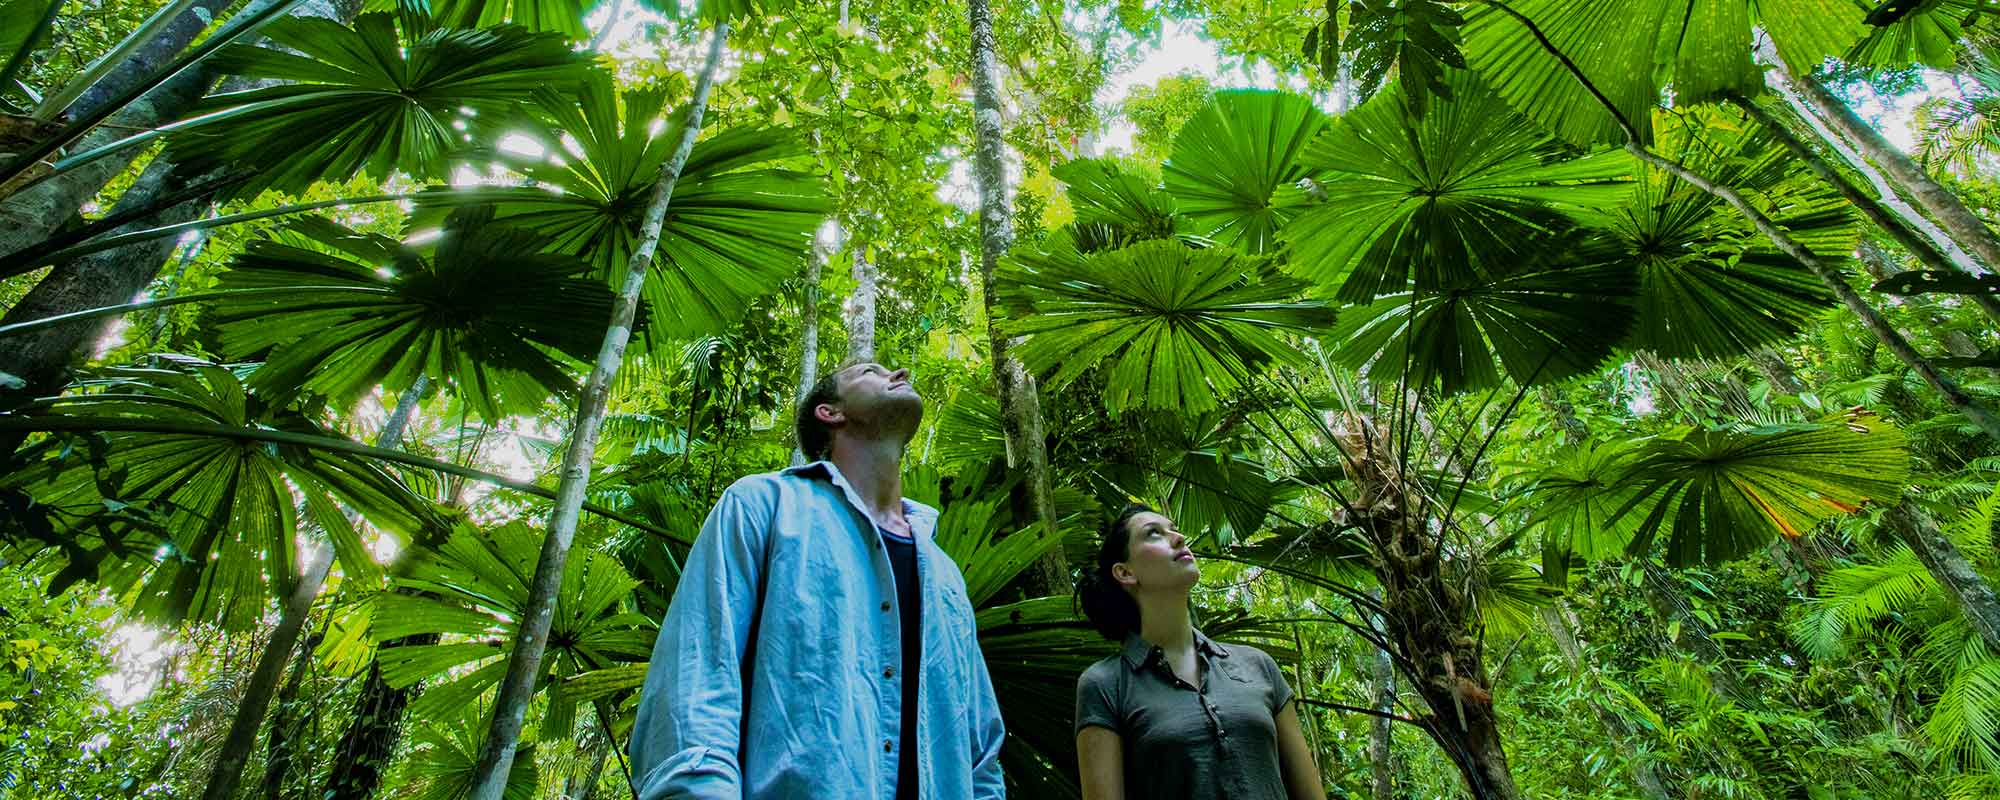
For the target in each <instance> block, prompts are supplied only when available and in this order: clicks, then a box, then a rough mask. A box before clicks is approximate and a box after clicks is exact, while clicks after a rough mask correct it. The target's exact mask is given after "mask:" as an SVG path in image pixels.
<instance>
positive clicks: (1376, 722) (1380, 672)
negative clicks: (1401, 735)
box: [1368, 590, 1396, 800]
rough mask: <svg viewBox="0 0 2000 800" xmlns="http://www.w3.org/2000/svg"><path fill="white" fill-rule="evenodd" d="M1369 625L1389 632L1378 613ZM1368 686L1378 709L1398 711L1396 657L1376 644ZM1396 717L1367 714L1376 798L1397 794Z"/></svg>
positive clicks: (1377, 596) (1371, 779)
mask: <svg viewBox="0 0 2000 800" xmlns="http://www.w3.org/2000/svg"><path fill="white" fill-rule="evenodd" d="M1372 594H1373V596H1374V598H1375V599H1376V600H1380V599H1382V593H1381V592H1380V591H1379V590H1378V591H1375V592H1373V593H1372ZM1369 625H1370V627H1373V628H1374V629H1375V632H1376V633H1378V634H1383V635H1385V636H1386V635H1387V633H1388V632H1387V630H1386V629H1385V628H1384V627H1383V625H1382V617H1381V615H1379V614H1371V615H1370V619H1369ZM1368 668H1369V682H1368V685H1369V688H1370V689H1372V690H1373V691H1374V694H1375V697H1374V701H1373V702H1372V703H1371V705H1373V706H1374V707H1375V710H1376V711H1377V712H1378V713H1379V714H1382V715H1387V714H1393V713H1395V711H1396V658H1395V656H1393V655H1390V653H1389V651H1387V650H1384V649H1381V648H1379V647H1378V648H1375V654H1374V655H1373V656H1372V657H1371V658H1370V659H1369V665H1368ZM1395 723H1396V721H1395V720H1392V719H1390V718H1388V717H1387V716H1374V717H1369V718H1368V776H1369V786H1370V789H1371V790H1372V792H1373V796H1374V798H1375V800H1393V798H1394V797H1395V796H1396V752H1395V749H1394V747H1393V745H1394V744H1395V729H1394V727H1393V726H1394V725H1395Z"/></svg>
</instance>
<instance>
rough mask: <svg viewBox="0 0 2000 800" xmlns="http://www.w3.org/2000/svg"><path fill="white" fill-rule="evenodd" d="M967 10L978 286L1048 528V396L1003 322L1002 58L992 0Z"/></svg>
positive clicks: (1018, 459)
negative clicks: (1044, 403) (999, 279)
mask: <svg viewBox="0 0 2000 800" xmlns="http://www.w3.org/2000/svg"><path fill="white" fill-rule="evenodd" d="M966 12H967V13H966V16H967V20H968V23H969V25H970V27H971V32H972V129H973V140H974V142H973V159H972V165H973V167H972V172H973V176H974V178H976V179H977V180H978V182H979V288H980V293H981V294H982V295H983V296H984V299H985V305H986V334H987V338H988V339H990V340H991V342H992V351H993V383H994V385H995V386H996V387H997V388H998V389H999V392H1000V424H1001V428H1002V431H1003V432H1004V433H1005V435H1006V440H1007V465H1008V466H1010V467H1013V468H1014V469H1018V470H1022V471H1024V472H1026V473H1027V476H1026V477H1027V480H1026V481H1023V483H1024V484H1025V489H1026V492H1027V497H1026V498H1025V499H1026V500H1027V501H1028V502H1029V503H1030V504H1031V505H1032V507H1033V509H1034V513H1035V519H1036V520H1037V521H1039V522H1040V523H1041V524H1042V525H1043V526H1044V527H1046V528H1048V529H1049V530H1055V529H1056V528H1057V527H1058V525H1057V518H1056V505H1055V495H1054V493H1053V490H1052V488H1051V483H1050V480H1049V453H1048V443H1047V442H1046V441H1045V439H1044V436H1043V433H1042V408H1041V400H1040V399H1039V398H1038V397H1037V395H1036V390H1035V379H1034V376H1032V375H1029V374H1028V370H1027V369H1026V368H1025V367H1023V366H1022V365H1021V362H1020V360H1019V359H1017V358H1015V357H1014V356H1013V354H1012V352H1011V345H1012V343H1011V342H1010V341H1009V340H1008V338H1007V336H1006V334H1004V333H1001V331H1000V326H999V313H1000V309H999V301H998V300H997V299H996V297H995V292H994V289H995V288H996V287H995V286H994V278H993V273H994V270H995V269H997V268H998V267H999V266H1000V259H1001V257H1002V256H1005V255H1006V254H1007V248H1009V247H1011V246H1013V244H1014V220H1013V209H1012V207H1011V206H1010V203H1011V200H1010V198H1009V197H1008V192H1007V169H1006V143H1005V142H1004V141H1003V140H1002V138H1001V129H1000V120H1001V109H1000V62H999V59H998V57H997V56H996V54H995V53H994V45H993V41H994V40H993V13H992V9H991V8H990V7H989V6H988V4H987V0H968V2H967V3H966ZM1034 582H1035V583H1036V584H1037V585H1036V586H1034V587H1031V588H1033V589H1035V590H1036V594H1041V595H1049V594H1056V593H1058V592H1061V591H1063V588H1062V587H1064V586H1066V585H1068V583H1069V566H1068V565H1067V564H1066V563H1065V562H1064V560H1063V554H1062V550H1061V549H1056V550H1052V551H1050V552H1049V554H1048V555H1047V556H1044V557H1043V558H1042V559H1041V561H1039V562H1037V563H1036V572H1035V580H1034Z"/></svg>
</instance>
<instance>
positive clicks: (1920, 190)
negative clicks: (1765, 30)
mask: <svg viewBox="0 0 2000 800" xmlns="http://www.w3.org/2000/svg"><path fill="white" fill-rule="evenodd" d="M1775 63H1776V64H1777V72H1778V75H1779V77H1780V78H1783V79H1785V80H1786V81H1787V82H1789V83H1790V84H1792V85H1793V86H1796V87H1798V88H1799V94H1800V95H1801V96H1802V97H1803V98H1804V99H1805V101H1806V103H1807V104H1809V105H1811V106H1812V107H1813V108H1814V109H1815V110H1817V111H1818V112H1819V114H1820V116H1821V117H1823V118H1825V119H1826V120H1827V121H1828V122H1830V123H1832V125H1833V127H1834V128H1835V129H1837V130H1839V131H1840V133H1841V134H1842V135H1844V136H1846V137H1847V139H1848V141H1850V142H1852V143H1853V144H1854V146H1855V148H1856V149H1858V150H1860V151H1861V155H1863V156H1864V157H1866V158H1867V159H1868V160H1869V161H1873V162H1874V163H1875V164H1876V166H1878V167H1880V168H1881V169H1882V171H1883V172H1884V173H1886V174H1887V175H1888V176H1889V179H1890V180H1891V181H1893V182H1894V183H1895V184H1896V185H1897V187H1898V188H1900V189H1901V190H1902V191H1903V192H1904V193H1906V194H1908V195H1909V196H1910V199H1911V200H1913V201H1915V202H1916V204H1917V206H1918V207H1919V208H1921V209H1923V210H1924V211H1925V212H1927V213H1929V214H1930V215H1931V216H1932V217H1935V218H1936V219H1937V221H1938V224H1939V225H1940V226H1942V227H1943V228H1944V230H1945V231H1946V232H1947V233H1949V234H1950V235H1951V238H1952V239H1954V240H1956V241H1957V242H1958V244H1959V245H1961V246H1963V247H1964V248H1965V249H1966V250H1969V251H1971V252H1972V254H1973V255H1975V256H1978V257H1979V260H1980V261H1981V262H1983V263H1984V264H1985V266H1986V268H1987V270H1988V271H1991V270H1992V269H1994V268H1995V267H2000V238H1996V237H1995V236H1994V235H1993V231H1992V230H1991V229H1989V228H1987V227H1986V223H1985V222H1983V221H1981V220H1980V219H1979V217H1978V216H1977V215H1975V214H1973V213H1972V209H1969V208H1966V206H1965V202H1964V201H1963V200H1960V199H1959V197H1958V195H1956V194H1953V193H1952V191H1951V190H1950V189H1946V188H1945V187H1944V185H1943V184H1940V183H1938V182H1937V181H1936V180H1935V179H1933V178H1931V176H1930V175H1929V174H1928V173H1926V172H1924V171H1923V169H1922V168H1921V167H1918V166H1917V162H1915V161H1912V160H1910V157H1909V156H1908V155H1906V154H1904V153H1903V151H1901V150H1898V149H1896V146H1895V145H1894V144H1891V143H1890V142H1889V140H1888V139H1887V138H1886V137H1884V136H1883V135H1882V132H1881V131H1878V130H1876V129H1875V128H1874V127H1873V126H1870V125H1869V124H1868V123H1866V122H1863V121H1862V119H1861V117H1860V116H1859V115H1856V114H1855V113H1854V109H1851V108H1848V107H1847V104H1846V103H1843V102H1841V101H1840V98H1839V97H1836V96H1834V94H1833V92H1832V91H1831V90H1829V89H1827V88H1826V86H1825V85H1824V84H1821V83H1820V82H1819V81H1818V80H1816V79H1814V78H1813V77H1812V76H1811V75H1800V74H1798V73H1797V72H1794V71H1792V70H1791V68H1790V67H1789V66H1788V65H1786V64H1785V63H1784V62H1783V61H1782V60H1778V61H1776V62H1775Z"/></svg>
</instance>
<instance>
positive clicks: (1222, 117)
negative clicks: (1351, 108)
mask: <svg viewBox="0 0 2000 800" xmlns="http://www.w3.org/2000/svg"><path fill="white" fill-rule="evenodd" d="M1327 121H1328V120H1327V116H1326V114H1325V113H1324V112H1322V111H1320V110H1319V108H1318V107H1316V106H1314V105H1313V103H1312V101H1311V100H1309V99H1307V98H1304V97H1301V96H1299V95H1294V94H1286V93H1280V92H1264V91H1250V90H1235V91H1226V92H1218V93H1217V94H1216V95H1215V97H1214V98H1213V99H1211V100H1210V101H1209V102H1208V104H1207V105H1205V106H1203V107H1202V109H1201V111H1199V112H1196V114H1195V115H1194V116H1193V117H1192V118H1190V119H1189V120H1188V121H1187V123H1186V124H1184V125H1182V126H1181V130H1180V132H1179V133H1177V134H1175V135H1174V149H1173V154H1172V155H1171V156H1169V157H1168V159H1167V163H1165V164H1163V165H1161V168H1160V171H1161V172H1162V173H1163V174H1164V175H1165V178H1166V190H1167V193H1168V194H1169V195H1171V196H1172V197H1173V199H1174V200H1175V201H1176V202H1177V203H1178V206H1179V208H1178V210H1179V213H1181V214H1184V215H1186V216H1187V217H1188V219H1189V230H1190V231H1191V232H1192V233H1195V234H1197V235H1200V236H1202V237H1204V238H1206V239H1209V240H1212V241H1214V242H1215V243H1216V244H1217V245H1219V246H1223V247H1236V248H1240V249H1242V250H1243V251H1244V252H1248V253H1263V252H1267V251H1270V250H1273V249H1276V248H1277V246H1278V241H1277V238H1276V234H1277V231H1278V229H1279V228H1280V227H1283V226H1284V224H1285V222H1286V220H1288V219H1290V218H1291V217H1292V215H1293V214H1294V213H1295V208H1294V207H1293V206H1294V205H1295V202H1296V200H1295V198H1296V195H1295V194H1291V193H1285V192H1280V189H1281V188H1287V187H1291V186H1293V185H1296V184H1297V183H1298V182H1299V181H1301V180H1311V179H1313V178H1315V177H1316V176H1317V175H1318V174H1319V173H1318V171H1317V170H1316V169H1315V168H1314V167H1313V166H1312V165H1310V164H1307V163H1305V162H1303V161H1302V160H1300V159H1299V157H1298V156H1299V153H1300V152H1301V151H1302V150H1304V149H1305V148H1306V146H1307V145H1309V144H1311V143H1312V141H1313V140H1314V139H1316V138H1318V137H1319V135H1320V132H1321V131H1323V130H1325V129H1326V126H1327ZM1218 165H1225V168H1221V169H1218V168H1217V167H1218Z"/></svg>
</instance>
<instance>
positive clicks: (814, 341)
mask: <svg viewBox="0 0 2000 800" xmlns="http://www.w3.org/2000/svg"><path fill="white" fill-rule="evenodd" d="M829 255H830V254H829V253H827V252H824V251H823V250H822V248H820V247H818V246H815V247H814V248H813V254H812V255H811V256H810V257H808V258H806V275H805V281H804V283H803V285H801V286H800V287H799V325H800V331H799V388H798V391H795V392H793V393H792V402H793V403H795V404H796V403H801V402H804V401H805V399H806V394H807V393H809V392H811V391H812V387H813V384H815V383H818V382H819V271H820V261H821V259H823V258H826V257H827V256H829ZM804 463H806V455H805V453H804V452H801V451H800V450H799V444H798V442H793V443H792V466H794V467H796V466H799V465H801V464H804Z"/></svg>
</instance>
